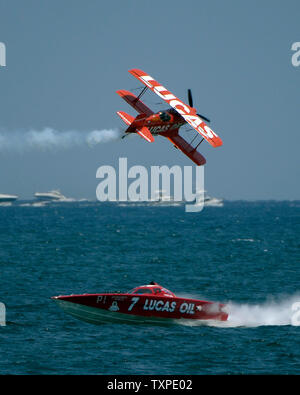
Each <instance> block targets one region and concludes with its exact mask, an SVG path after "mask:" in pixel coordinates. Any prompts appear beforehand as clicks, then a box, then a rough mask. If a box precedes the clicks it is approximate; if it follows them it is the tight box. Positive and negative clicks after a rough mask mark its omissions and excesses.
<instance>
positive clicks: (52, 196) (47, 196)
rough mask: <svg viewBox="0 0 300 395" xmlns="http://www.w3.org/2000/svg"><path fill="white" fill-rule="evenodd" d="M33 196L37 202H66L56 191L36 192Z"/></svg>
mask: <svg viewBox="0 0 300 395" xmlns="http://www.w3.org/2000/svg"><path fill="white" fill-rule="evenodd" d="M34 196H35V197H36V198H37V199H38V200H43V201H60V200H67V198H66V197H65V196H64V195H63V194H62V193H61V192H60V191H57V190H53V191H49V192H36V193H35V194H34Z"/></svg>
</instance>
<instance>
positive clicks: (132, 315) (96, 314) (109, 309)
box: [51, 282, 228, 324]
mask: <svg viewBox="0 0 300 395" xmlns="http://www.w3.org/2000/svg"><path fill="white" fill-rule="evenodd" d="M51 299H53V300H55V301H56V302H57V303H58V305H59V306H60V307H61V308H62V309H63V310H64V311H65V312H66V313H69V314H71V315H72V316H73V317H75V318H78V319H80V320H83V321H86V322H89V323H93V324H102V323H105V322H120V323H150V324H157V323H158V324H163V323H174V321H178V320H180V321H181V322H183V321H188V320H218V321H226V320H227V318H228V314H227V313H226V311H225V305H224V304H222V303H216V302H208V301H204V300H197V299H189V298H181V297H177V296H175V294H174V293H173V292H171V291H169V290H168V289H166V288H164V287H162V286H161V285H159V284H157V283H155V282H151V283H150V284H148V285H142V286H139V287H136V288H134V289H132V290H131V291H129V292H126V293H119V292H108V293H99V294H83V295H65V296H63V295H60V296H53V297H52V298H51Z"/></svg>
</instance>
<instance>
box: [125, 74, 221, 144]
mask: <svg viewBox="0 0 300 395" xmlns="http://www.w3.org/2000/svg"><path fill="white" fill-rule="evenodd" d="M129 73H130V74H132V75H133V76H134V77H136V78H137V79H138V80H140V81H141V82H142V83H143V84H145V85H146V86H147V87H148V88H149V89H151V90H152V92H154V93H156V94H157V95H158V96H159V97H161V98H162V99H163V100H164V101H165V102H167V103H168V104H169V106H171V107H173V108H174V109H175V110H176V111H177V112H178V113H179V114H180V115H181V116H182V117H183V118H184V119H185V121H186V122H188V123H189V124H190V125H191V126H192V127H193V128H194V129H195V130H196V131H197V132H198V133H200V134H201V136H203V138H205V140H207V141H208V142H209V143H210V144H211V145H212V146H213V147H218V146H220V145H222V144H223V142H222V140H221V138H220V137H219V136H218V135H217V134H216V133H214V132H213V131H212V130H211V128H210V127H209V126H207V125H206V123H205V122H204V121H203V119H201V118H200V117H199V116H198V115H197V114H196V110H195V109H194V108H192V107H190V106H188V105H187V104H185V103H183V102H182V101H181V100H179V99H178V98H177V97H176V96H174V95H173V93H171V92H169V91H168V90H167V89H166V88H165V87H164V86H162V85H161V84H159V83H158V82H157V81H155V79H154V78H152V77H151V76H150V75H148V74H147V73H145V72H144V71H142V70H139V69H132V70H129Z"/></svg>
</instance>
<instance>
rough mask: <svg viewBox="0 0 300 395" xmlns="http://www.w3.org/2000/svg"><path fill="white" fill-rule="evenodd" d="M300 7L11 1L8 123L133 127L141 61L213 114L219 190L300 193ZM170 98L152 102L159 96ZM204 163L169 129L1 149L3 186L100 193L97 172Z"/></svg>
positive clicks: (4, 125)
mask: <svg viewBox="0 0 300 395" xmlns="http://www.w3.org/2000/svg"><path fill="white" fill-rule="evenodd" d="M299 15H300V3H299V1H291V0H290V1H285V2H282V1H278V0H272V1H271V0H270V1H266V0H264V1H255V0H254V1H251V2H246V1H240V0H228V1H226V2H224V1H221V0H219V1H217V0H212V1H209V2H208V1H199V0H198V1H189V0H188V1H185V2H181V1H177V0H172V1H169V0H165V1H163V2H161V1H156V0H154V1H152V2H147V1H131V0H128V1H121V0H120V1H116V0H112V1H110V2H104V1H100V0H98V1H95V0H89V1H88V2H86V1H78V0H63V1H61V0H60V1H58V0H51V1H50V0H47V1H46V0H35V1H33V0H27V1H26V2H22V1H20V0H19V1H18V0H10V1H4V0H0V42H3V43H5V45H6V51H7V54H6V55H7V56H6V64H7V65H6V67H0V87H1V95H0V131H2V132H5V133H6V135H7V134H8V133H11V134H12V135H15V133H16V132H17V133H18V134H20V133H26V131H28V130H31V129H34V130H42V129H43V128H45V127H50V128H53V129H55V130H57V131H59V132H62V133H63V132H65V131H70V130H72V131H78V132H80V133H83V134H85V133H88V132H90V131H92V130H95V129H98V130H101V129H124V125H123V124H122V121H121V120H120V119H119V118H118V116H117V115H116V111H118V110H123V111H126V112H128V113H130V114H132V115H134V110H133V109H131V108H130V107H129V106H128V105H127V104H126V103H125V102H122V100H121V98H119V96H118V95H116V93H115V91H116V90H118V89H132V88H136V87H138V86H139V83H138V82H137V81H136V80H135V79H134V78H133V77H132V76H131V75H130V74H129V73H128V72H127V71H128V70H129V69H131V68H141V69H142V70H144V71H146V72H147V73H149V74H150V75H151V76H153V77H154V78H156V79H157V80H158V81H159V82H161V83H162V84H163V85H164V86H166V87H167V88H168V89H169V90H170V91H171V92H172V93H174V94H175V95H176V96H178V97H179V98H180V99H182V100H183V101H186V100H187V92H186V90H187V88H192V91H193V96H194V106H195V107H196V108H197V109H198V111H199V112H200V113H202V114H205V115H207V116H208V117H209V118H210V119H211V120H212V122H211V127H212V129H213V130H214V131H216V132H217V133H218V134H219V135H220V137H221V138H222V140H223V142H224V145H223V146H222V147H220V148H213V147H211V146H210V145H209V144H207V143H203V144H202V145H201V152H202V153H203V155H204V156H205V157H206V159H207V164H206V165H205V187H206V189H207V190H208V191H209V192H210V194H212V195H216V196H218V197H224V198H227V199H249V200H254V199H300V187H299V143H300V133H299V132H300V130H299V92H300V89H299V83H300V67H294V66H293V65H292V63H291V57H292V55H293V52H292V51H291V46H292V44H293V43H294V42H297V41H300V33H299ZM155 100H156V98H155V97H152V102H153V103H155ZM119 157H127V158H128V164H129V166H131V165H144V166H150V165H163V164H164V165H169V166H171V165H174V164H179V165H181V166H184V165H191V164H192V162H190V161H189V159H188V158H186V157H185V156H184V155H183V154H181V153H180V152H178V150H175V149H174V148H173V147H172V145H170V143H169V142H168V141H167V140H166V141H165V140H164V139H163V138H161V137H157V138H156V141H155V143H153V144H148V143H147V142H145V141H144V140H142V139H141V138H140V137H139V136H133V137H131V138H128V139H125V140H122V141H115V142H112V143H106V144H99V145H97V146H95V147H93V148H91V147H89V146H87V145H82V146H79V147H72V148H70V149H63V148H62V149H56V150H50V149H49V150H37V149H32V150H27V151H24V152H22V151H20V152H19V151H13V150H1V149H0V193H16V194H17V195H19V196H20V197H21V198H31V197H32V195H33V194H34V193H35V192H36V191H37V190H39V191H44V190H49V189H53V188H60V189H61V191H62V192H63V193H64V194H65V195H67V196H72V197H76V198H82V197H87V198H95V193H96V187H97V184H98V180H97V179H96V171H97V168H98V167H99V166H102V165H114V166H117V163H118V159H119Z"/></svg>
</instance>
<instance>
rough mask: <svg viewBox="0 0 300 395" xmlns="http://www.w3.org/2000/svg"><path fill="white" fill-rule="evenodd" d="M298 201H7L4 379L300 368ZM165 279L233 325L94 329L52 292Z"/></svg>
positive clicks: (2, 217)
mask: <svg viewBox="0 0 300 395" xmlns="http://www.w3.org/2000/svg"><path fill="white" fill-rule="evenodd" d="M299 210H300V202H251V203H250V202H248V203H247V202H225V205H224V207H222V208H219V207H206V208H204V210H203V211H202V212H200V213H185V211H184V207H183V206H176V207H175V206H170V207H163V206H160V207H154V206H135V205H130V206H126V205H125V206H124V205H121V206H120V205H118V204H100V203H88V202H85V203H84V202H82V203H64V204H63V203H56V204H52V205H47V206H45V207H34V206H31V205H25V206H23V205H20V204H19V205H13V206H11V207H0V302H2V303H4V304H5V306H6V326H0V349H1V358H0V374H128V375H129V374H193V375H194V374H196V375H198V374H199V375H200V374H299V373H300V326H299V325H298V321H299V324H300V319H299V317H298V318H297V316H296V313H297V312H295V311H293V310H292V306H293V304H294V303H295V302H297V301H300V250H299V247H300V237H299V235H300V215H299V212H300V211H299ZM150 281H156V282H158V283H159V284H161V285H163V286H165V287H166V288H169V289H170V290H171V291H173V292H174V293H175V294H177V295H185V296H190V297H199V298H202V299H206V300H213V301H219V302H224V303H228V308H229V311H230V316H229V321H228V322H226V323H219V324H217V323H215V324H210V325H203V324H201V323H197V324H195V323H193V324H191V323H187V324H185V325H183V324H174V325H171V326H151V325H126V324H105V325H99V326H96V325H92V324H87V323H85V322H82V321H79V320H76V319H74V318H73V317H71V316H69V315H67V314H65V313H64V312H63V311H62V310H61V309H59V307H58V306H57V305H56V304H55V303H54V302H53V301H52V300H51V299H50V297H51V296H53V295H59V294H71V293H94V292H95V293H96V292H103V291H105V290H121V291H127V290H129V289H131V288H133V287H135V286H137V285H142V284H146V283H148V282H150Z"/></svg>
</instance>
